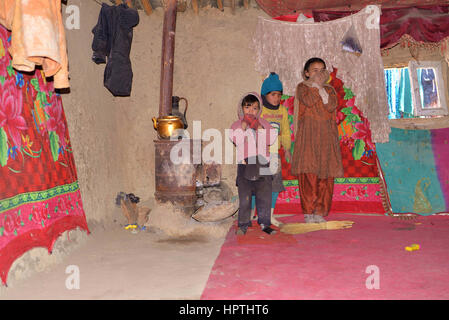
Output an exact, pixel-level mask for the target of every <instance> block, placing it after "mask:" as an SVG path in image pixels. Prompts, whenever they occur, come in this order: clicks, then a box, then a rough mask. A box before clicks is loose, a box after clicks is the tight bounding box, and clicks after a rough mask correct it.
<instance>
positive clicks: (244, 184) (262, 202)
mask: <svg viewBox="0 0 449 320" xmlns="http://www.w3.org/2000/svg"><path fill="white" fill-rule="evenodd" d="M244 169H245V168H244V165H238V171H237V186H238V192H239V201H240V202H239V214H238V226H239V228H247V227H250V226H251V201H252V195H253V193H254V195H255V197H256V208H257V222H258V223H259V224H260V225H262V224H263V225H264V226H267V227H268V226H270V225H271V190H272V179H273V178H272V176H261V177H260V178H259V179H258V180H255V181H251V180H247V179H245V178H244V175H243V170H244Z"/></svg>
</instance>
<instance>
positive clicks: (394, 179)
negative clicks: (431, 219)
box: [376, 128, 449, 215]
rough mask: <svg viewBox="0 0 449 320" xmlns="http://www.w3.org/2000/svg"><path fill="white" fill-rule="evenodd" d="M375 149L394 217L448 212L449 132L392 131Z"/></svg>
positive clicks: (444, 129) (438, 130)
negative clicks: (395, 214) (406, 214)
mask: <svg viewBox="0 0 449 320" xmlns="http://www.w3.org/2000/svg"><path fill="white" fill-rule="evenodd" d="M376 147H377V148H376V150H377V154H378V157H379V162H380V165H381V168H382V171H383V173H384V179H385V183H386V186H387V190H388V196H389V200H390V203H391V208H392V211H393V212H394V213H415V214H420V215H430V214H435V213H441V212H449V167H448V165H447V159H449V128H443V129H432V130H404V129H399V128H392V131H391V135H390V141H389V142H388V143H379V144H376Z"/></svg>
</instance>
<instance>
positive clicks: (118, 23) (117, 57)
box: [92, 3, 139, 96]
mask: <svg viewBox="0 0 449 320" xmlns="http://www.w3.org/2000/svg"><path fill="white" fill-rule="evenodd" d="M138 23H139V14H138V12H137V10H136V9H132V8H129V7H128V6H127V5H126V4H120V5H118V6H110V5H107V4H105V3H103V4H102V6H101V10H100V14H99V17H98V22H97V24H96V26H95V27H94V28H93V29H92V33H93V34H94V38H93V41H92V50H93V55H92V60H93V61H94V62H95V63H96V64H100V63H106V68H105V71H104V86H105V87H106V88H107V89H109V91H110V92H111V93H112V94H113V95H114V96H129V95H130V94H131V88H132V79H133V72H132V67H131V60H130V58H129V54H130V51H131V43H132V38H133V28H134V27H135V26H136V25H137V24H138Z"/></svg>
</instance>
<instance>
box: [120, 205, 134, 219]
mask: <svg viewBox="0 0 449 320" xmlns="http://www.w3.org/2000/svg"><path fill="white" fill-rule="evenodd" d="M120 206H121V207H122V210H123V213H124V214H125V217H126V219H128V224H132V219H131V215H130V213H129V211H128V208H127V207H126V204H125V201H124V200H123V199H122V200H121V201H120Z"/></svg>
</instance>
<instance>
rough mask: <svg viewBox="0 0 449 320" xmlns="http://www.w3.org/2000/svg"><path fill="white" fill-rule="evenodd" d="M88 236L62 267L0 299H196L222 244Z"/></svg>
mask: <svg viewBox="0 0 449 320" xmlns="http://www.w3.org/2000/svg"><path fill="white" fill-rule="evenodd" d="M230 220H233V219H232V218H230ZM228 226H230V224H228ZM91 231H92V233H91V234H90V235H89V236H88V237H87V241H86V242H85V243H84V244H82V245H81V246H79V247H78V248H76V249H74V250H73V252H71V253H70V254H69V255H67V256H66V257H64V258H63V259H62V261H61V262H60V263H58V264H54V265H53V266H50V267H48V268H46V270H44V271H43V272H39V273H35V274H33V275H32V276H31V277H29V278H27V279H25V280H23V281H16V283H15V284H14V286H12V287H9V288H7V289H6V290H2V291H3V294H1V295H0V299H1V300H4V299H10V300H16V299H24V300H29V299H32V300H34V299H44V300H46V299H55V300H59V299H65V300H77V299H100V300H101V299H175V300H176V299H185V300H189V299H199V298H200V296H201V293H202V292H203V289H204V287H205V285H206V282H207V279H208V277H209V273H210V270H211V268H212V266H213V264H214V261H215V259H216V257H217V256H218V254H219V252H220V248H221V245H222V244H223V241H224V236H220V237H216V238H211V237H207V236H205V235H201V234H200V235H198V236H193V235H186V236H182V237H175V238H173V237H167V236H166V235H165V234H164V233H161V232H157V231H156V232H155V231H154V230H153V231H148V230H147V231H140V232H139V233H137V234H133V233H131V231H130V230H125V229H124V228H123V226H121V225H120V224H119V223H116V224H111V225H110V226H108V227H107V228H105V227H104V226H100V225H99V226H96V227H94V228H92V229H91ZM71 265H75V266H77V267H78V268H79V279H80V282H79V289H71V290H69V289H67V287H66V281H67V279H68V278H69V277H70V276H71V275H73V274H74V273H73V271H72V272H70V271H71V270H73V269H70V268H69V269H67V268H68V267H69V266H71ZM66 271H68V273H66ZM72 284H73V282H72Z"/></svg>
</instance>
